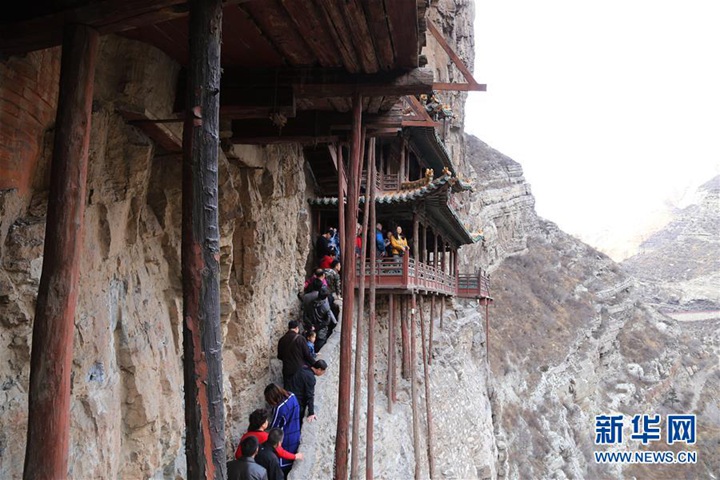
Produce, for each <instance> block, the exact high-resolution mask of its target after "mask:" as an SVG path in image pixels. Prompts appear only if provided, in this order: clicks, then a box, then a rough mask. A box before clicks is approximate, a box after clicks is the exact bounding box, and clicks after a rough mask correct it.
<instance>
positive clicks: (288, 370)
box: [277, 320, 315, 385]
mask: <svg viewBox="0 0 720 480" xmlns="http://www.w3.org/2000/svg"><path fill="white" fill-rule="evenodd" d="M277 348H278V353H277V358H279V359H280V360H282V363H283V368H282V376H283V385H287V382H289V381H290V379H292V377H293V375H295V372H297V371H298V370H300V369H301V368H302V367H303V365H312V364H313V363H314V362H315V358H314V357H313V356H312V355H311V354H310V350H309V349H308V347H307V342H306V341H305V338H304V337H303V336H302V335H300V324H299V323H298V322H297V321H295V320H290V321H289V322H288V331H287V332H286V333H285V335H283V336H282V337H280V340H279V341H278V347H277Z"/></svg>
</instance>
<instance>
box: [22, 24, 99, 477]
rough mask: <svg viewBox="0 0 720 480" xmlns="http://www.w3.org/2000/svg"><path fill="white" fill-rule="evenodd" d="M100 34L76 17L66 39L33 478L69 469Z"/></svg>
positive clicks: (37, 344) (38, 320)
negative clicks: (77, 22)
mask: <svg viewBox="0 0 720 480" xmlns="http://www.w3.org/2000/svg"><path fill="white" fill-rule="evenodd" d="M98 37H99V36H98V33H97V32H96V31H95V30H93V29H91V28H89V27H86V26H80V25H68V26H67V27H66V29H65V34H64V39H63V51H62V61H61V69H60V95H59V100H58V108H57V117H56V120H55V143H54V146H53V156H52V165H51V174H50V193H49V196H48V210H47V220H46V228H45V247H44V250H43V265H42V274H41V276H40V286H39V289H38V296H37V301H36V304H35V322H34V324H33V334H32V351H31V357H30V387H29V392H28V430H27V446H26V448H25V467H24V471H23V478H25V479H26V480H27V479H55V478H57V479H61V478H66V477H67V474H68V449H69V443H70V374H71V370H72V355H73V353H72V352H73V333H74V327H75V308H76V306H77V296H78V288H77V285H78V277H79V266H80V255H81V249H82V246H83V223H84V219H83V217H84V213H85V190H86V184H87V169H88V151H89V146H90V123H91V116H92V98H93V81H94V78H95V62H96V58H97V49H98Z"/></svg>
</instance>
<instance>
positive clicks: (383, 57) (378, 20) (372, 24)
mask: <svg viewBox="0 0 720 480" xmlns="http://www.w3.org/2000/svg"><path fill="white" fill-rule="evenodd" d="M361 3H362V6H363V8H364V9H365V17H366V18H367V20H368V27H369V28H370V33H371V35H370V36H371V38H372V41H373V43H374V44H375V52H376V54H377V59H378V63H379V64H380V69H381V70H390V69H392V68H393V66H394V65H395V54H394V53H393V47H392V41H391V39H390V31H389V30H388V22H387V13H386V12H385V5H384V4H383V2H382V1H377V0H361Z"/></svg>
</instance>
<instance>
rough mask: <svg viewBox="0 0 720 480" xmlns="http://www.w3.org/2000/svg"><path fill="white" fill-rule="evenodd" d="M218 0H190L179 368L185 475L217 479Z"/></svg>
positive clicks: (220, 444)
mask: <svg viewBox="0 0 720 480" xmlns="http://www.w3.org/2000/svg"><path fill="white" fill-rule="evenodd" d="M221 25H222V0H191V1H190V20H189V36H190V63H189V69H188V86H187V103H186V105H187V110H186V112H185V125H184V131H183V195H182V197H183V200H182V201H183V205H182V206H183V211H182V277H183V302H184V303H183V316H184V322H183V348H184V356H183V370H184V376H185V432H186V438H185V453H186V455H187V475H188V478H193V479H195V478H204V479H213V478H215V479H224V478H225V477H226V476H227V474H226V466H225V464H226V457H225V407H224V402H223V376H222V330H221V327H220V266H219V258H220V231H219V227H218V224H219V222H218V148H219V131H220V119H219V112H220V72H221V69H220V39H221Z"/></svg>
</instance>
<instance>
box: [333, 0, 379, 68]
mask: <svg viewBox="0 0 720 480" xmlns="http://www.w3.org/2000/svg"><path fill="white" fill-rule="evenodd" d="M342 11H343V13H344V15H345V20H346V22H347V25H348V28H349V31H350V38H351V39H352V41H353V44H354V45H355V50H356V51H357V53H358V56H359V57H360V63H361V64H362V67H363V71H364V72H365V73H377V71H378V70H380V65H379V63H378V59H377V55H376V54H375V47H374V45H373V40H372V36H371V35H370V28H369V27H368V23H367V19H366V18H365V12H364V11H363V8H362V5H360V2H359V1H358V0H345V2H344V5H343V8H342Z"/></svg>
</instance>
